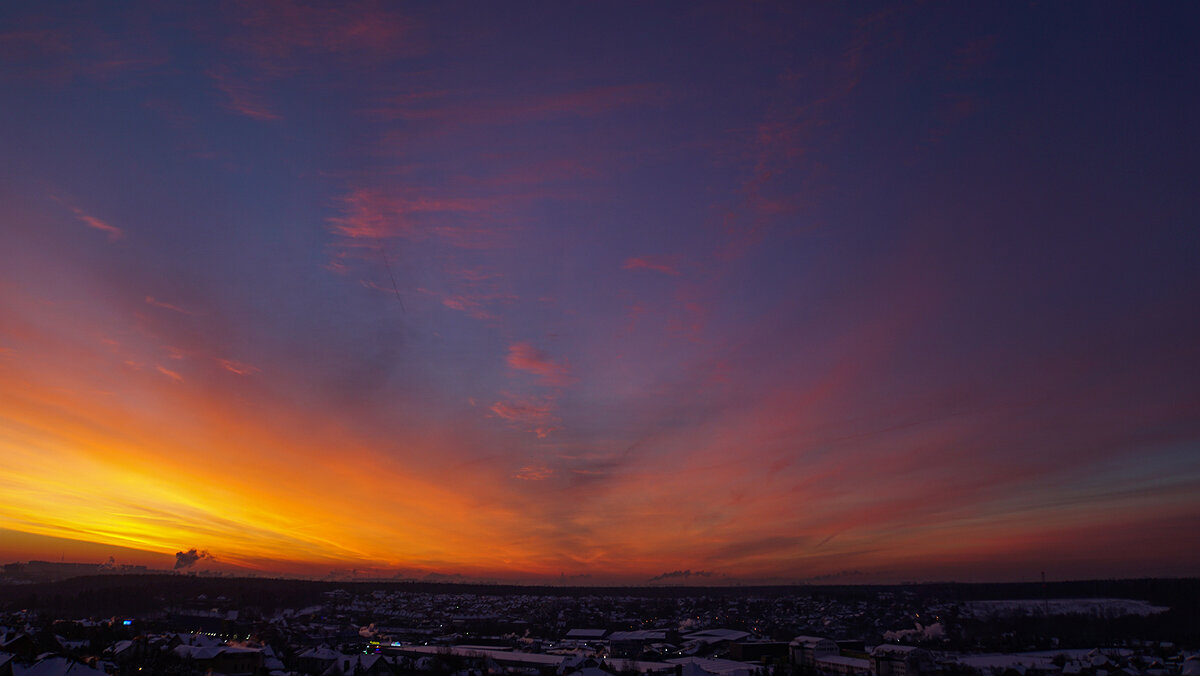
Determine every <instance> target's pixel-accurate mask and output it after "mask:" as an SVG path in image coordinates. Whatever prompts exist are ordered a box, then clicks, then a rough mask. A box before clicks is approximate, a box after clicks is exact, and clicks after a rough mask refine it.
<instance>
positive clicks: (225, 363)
mask: <svg viewBox="0 0 1200 676" xmlns="http://www.w3.org/2000/svg"><path fill="white" fill-rule="evenodd" d="M217 365H218V366H220V367H221V368H223V369H225V370H226V371H229V372H230V373H236V374H237V375H239V376H248V375H252V374H255V373H258V372H259V370H260V369H259V368H258V367H257V366H251V365H250V364H243V363H241V362H237V361H234V360H232V359H217Z"/></svg>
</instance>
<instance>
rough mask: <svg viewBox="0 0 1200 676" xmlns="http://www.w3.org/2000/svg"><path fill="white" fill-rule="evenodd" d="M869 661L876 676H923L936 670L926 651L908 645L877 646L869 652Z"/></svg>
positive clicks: (930, 656)
mask: <svg viewBox="0 0 1200 676" xmlns="http://www.w3.org/2000/svg"><path fill="white" fill-rule="evenodd" d="M871 660H872V661H873V662H874V663H875V673H876V674H877V676H923V675H927V674H932V673H933V672H934V671H935V670H936V668H937V665H935V664H934V662H933V655H932V654H931V653H930V652H929V651H928V650H925V649H924V648H918V647H916V646H910V645H892V644H884V645H877V646H875V647H874V648H873V649H872V650H871Z"/></svg>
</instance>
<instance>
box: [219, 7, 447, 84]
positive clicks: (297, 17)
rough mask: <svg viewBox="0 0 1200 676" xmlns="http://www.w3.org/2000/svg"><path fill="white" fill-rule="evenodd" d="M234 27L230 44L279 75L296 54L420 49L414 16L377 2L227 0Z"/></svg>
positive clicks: (375, 54)
mask: <svg viewBox="0 0 1200 676" xmlns="http://www.w3.org/2000/svg"><path fill="white" fill-rule="evenodd" d="M232 6H233V8H234V14H235V21H237V23H238V24H240V30H239V32H238V33H237V34H236V35H234V36H233V37H232V38H231V40H230V44H231V46H233V47H234V48H235V49H237V50H238V51H241V52H242V53H244V54H246V55H248V56H250V57H251V58H252V60H253V63H252V65H253V67H254V68H255V69H256V70H258V71H259V72H260V73H263V74H267V75H273V76H282V75H286V74H289V73H292V72H295V71H297V70H298V69H299V68H301V67H302V66H301V63H300V60H299V57H301V56H303V55H306V54H308V55H321V56H327V57H329V56H331V57H335V58H336V59H337V60H333V59H329V60H327V62H331V63H338V62H340V61H343V60H346V59H353V60H354V61H355V62H359V63H361V62H362V61H363V60H364V59H365V60H378V59H384V58H390V57H395V56H403V55H415V54H418V53H420V52H422V51H424V49H425V44H424V40H423V38H422V36H421V35H420V33H419V32H418V30H417V29H418V24H417V22H416V21H414V20H413V19H411V18H410V17H408V16H405V15H403V14H401V13H400V12H397V11H395V10H394V9H391V8H390V7H387V6H385V5H383V4H381V3H379V2H374V1H371V0H367V1H364V2H353V1H351V2H340V3H334V4H328V5H323V4H307V3H296V2H288V1H286V0H267V1H265V2H237V3H233V5H232Z"/></svg>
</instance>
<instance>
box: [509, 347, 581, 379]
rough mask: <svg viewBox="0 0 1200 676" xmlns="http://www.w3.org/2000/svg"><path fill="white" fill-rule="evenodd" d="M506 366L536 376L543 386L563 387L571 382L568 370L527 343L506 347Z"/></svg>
mask: <svg viewBox="0 0 1200 676" xmlns="http://www.w3.org/2000/svg"><path fill="white" fill-rule="evenodd" d="M507 361H508V366H509V368H512V369H516V370H518V371H525V372H527V373H532V374H534V375H536V376H538V377H539V378H540V379H541V381H542V384H543V385H550V386H552V387H563V386H565V385H567V384H568V383H570V382H571V373H570V369H569V368H568V367H567V365H566V364H560V363H558V362H555V361H553V360H552V359H550V358H549V357H547V356H546V354H545V353H544V352H542V351H541V350H539V349H537V348H536V347H534V346H533V345H530V344H529V343H514V344H513V345H510V346H509V347H508V357H507Z"/></svg>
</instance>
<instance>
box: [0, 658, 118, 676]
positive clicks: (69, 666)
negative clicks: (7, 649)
mask: <svg viewBox="0 0 1200 676" xmlns="http://www.w3.org/2000/svg"><path fill="white" fill-rule="evenodd" d="M103 675H104V672H103V671H100V670H99V669H95V668H93V667H90V666H88V665H86V664H84V663H83V662H80V661H78V660H73V659H69V658H66V657H48V658H46V659H44V660H39V661H38V662H36V663H34V664H31V665H29V666H27V667H26V666H21V665H19V664H14V665H13V676H103Z"/></svg>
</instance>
